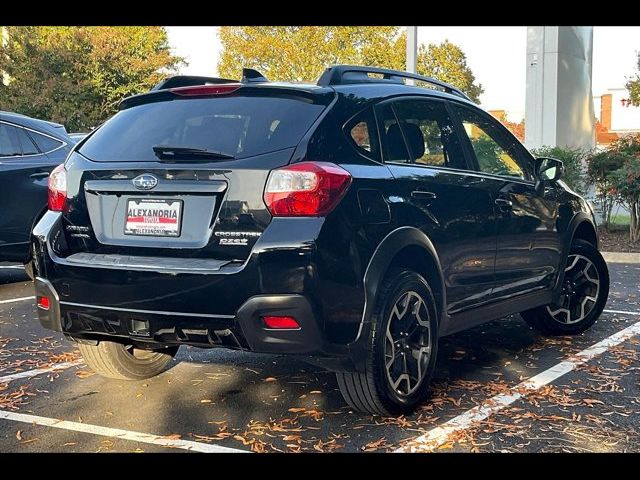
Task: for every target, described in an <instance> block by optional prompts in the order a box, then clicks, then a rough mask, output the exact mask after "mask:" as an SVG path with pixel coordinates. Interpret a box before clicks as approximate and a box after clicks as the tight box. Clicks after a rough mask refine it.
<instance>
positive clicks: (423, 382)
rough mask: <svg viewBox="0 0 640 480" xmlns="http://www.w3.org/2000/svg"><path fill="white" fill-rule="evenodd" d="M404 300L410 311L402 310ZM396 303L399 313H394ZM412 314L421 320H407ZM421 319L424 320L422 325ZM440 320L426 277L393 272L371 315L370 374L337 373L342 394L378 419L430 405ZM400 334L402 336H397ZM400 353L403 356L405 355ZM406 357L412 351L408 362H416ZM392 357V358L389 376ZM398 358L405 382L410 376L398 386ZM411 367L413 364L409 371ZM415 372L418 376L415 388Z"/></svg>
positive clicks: (353, 406) (367, 368) (353, 404)
mask: <svg viewBox="0 0 640 480" xmlns="http://www.w3.org/2000/svg"><path fill="white" fill-rule="evenodd" d="M405 297H406V308H404V306H403V305H404V302H405ZM418 298H419V300H418ZM419 301H421V303H419ZM396 304H398V305H399V308H398V309H397V310H395V312H394V309H395V307H396ZM423 307H424V308H423ZM400 308H404V310H403V311H404V312H405V313H403V314H402V315H400ZM410 309H411V311H412V312H413V311H414V310H416V309H417V310H419V311H420V313H419V315H418V317H416V316H415V315H414V314H409V315H407V312H409V310H410ZM412 315H413V318H411V317H412ZM425 316H428V318H425ZM401 317H403V318H401ZM392 318H393V320H394V323H393V324H391V321H392ZM417 318H420V319H421V320H422V321H421V322H419V321H418V320H417ZM437 318H438V317H437V311H436V303H435V300H434V298H433V294H432V293H431V289H430V288H429V285H428V283H427V282H426V280H425V279H424V278H423V277H422V276H420V275H418V274H417V273H416V272H413V271H410V270H394V271H392V272H391V273H390V274H389V275H388V276H387V278H386V280H385V281H384V284H383V285H382V288H381V290H380V295H379V296H378V301H377V305H376V309H375V312H374V315H373V316H372V325H371V331H370V334H369V338H368V352H367V355H368V356H367V360H366V367H365V372H364V373H359V372H354V373H343V372H339V373H336V376H337V380H338V386H339V387H340V392H341V393H342V396H343V397H344V399H345V400H346V402H347V403H348V404H349V406H350V407H351V408H353V409H354V410H357V411H361V412H366V413H371V414H374V415H375V414H378V415H398V414H407V413H410V412H412V411H413V410H414V409H415V407H416V406H417V405H419V404H420V403H422V402H423V401H424V400H425V398H426V396H427V394H428V390H429V383H430V381H431V377H432V376H433V370H434V368H435V364H436V356H437V353H438V352H437V350H438V320H437ZM427 325H428V335H427V333H426V331H427V327H426V326H427ZM392 330H393V331H394V332H395V333H393V332H392ZM397 330H399V331H397ZM388 332H389V335H391V338H392V339H394V340H395V339H396V338H397V339H398V342H397V343H396V342H390V341H389V340H388V338H389V337H388V336H387V333H388ZM405 334H406V335H405ZM397 335H399V336H398V337H396V336H397ZM403 335H404V337H403ZM427 337H428V339H427ZM403 338H405V339H404V340H403ZM401 342H404V343H401ZM402 345H404V346H405V348H406V349H407V350H405V349H404V348H403V347H402ZM389 348H390V351H391V355H389ZM396 348H397V351H396ZM425 348H428V353H427V352H426V351H425V352H423V349H425ZM414 349H417V350H418V352H417V353H416V350H414ZM397 352H400V356H399V355H397ZM404 352H407V353H409V352H410V355H407V357H406V358H410V359H412V360H411V361H410V362H407V361H406V358H405V356H404ZM416 354H417V357H416ZM387 358H390V359H391V360H389V362H390V365H391V367H390V369H391V370H390V371H389V372H388V371H387ZM396 358H398V361H400V360H402V361H403V362H404V363H403V366H404V370H403V371H404V372H406V375H407V379H406V380H400V377H401V376H404V375H405V373H402V374H400V375H398V377H397V379H395V380H396V386H395V387H394V386H393V385H392V381H393V379H394V377H395V375H396V374H395V370H396V360H395V359H396ZM416 359H417V361H416ZM408 364H411V367H409V369H407V365H408ZM418 365H420V367H419V366H418ZM401 367H402V366H401ZM412 367H415V369H414V368H412ZM410 372H413V373H416V372H417V375H415V380H414V386H413V387H411V381H412V376H411V373H410ZM421 375H422V376H421ZM402 390H404V391H402Z"/></svg>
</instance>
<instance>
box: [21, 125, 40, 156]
mask: <svg viewBox="0 0 640 480" xmlns="http://www.w3.org/2000/svg"><path fill="white" fill-rule="evenodd" d="M16 133H17V134H18V140H19V141H20V145H21V146H22V154H23V155H36V154H38V153H40V152H39V151H38V149H37V148H36V146H35V145H34V143H33V141H31V139H30V138H29V134H28V133H27V131H26V130H25V129H24V128H16Z"/></svg>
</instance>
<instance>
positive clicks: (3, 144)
mask: <svg viewBox="0 0 640 480" xmlns="http://www.w3.org/2000/svg"><path fill="white" fill-rule="evenodd" d="M16 155H22V149H21V148H20V142H19V140H18V136H17V134H16V128H15V127H12V126H10V125H7V124H6V123H0V156H2V157H13V156H16Z"/></svg>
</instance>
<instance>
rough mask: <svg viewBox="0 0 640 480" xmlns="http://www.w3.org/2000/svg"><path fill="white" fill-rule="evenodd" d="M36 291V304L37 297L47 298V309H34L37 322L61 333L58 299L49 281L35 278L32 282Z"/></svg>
mask: <svg viewBox="0 0 640 480" xmlns="http://www.w3.org/2000/svg"><path fill="white" fill-rule="evenodd" d="M33 283H34V286H35V290H36V303H37V297H47V298H48V299H49V303H50V305H49V309H48V310H45V309H43V308H40V307H36V310H37V311H38V320H40V324H41V325H42V326H43V327H44V328H47V329H49V330H55V331H56V332H61V331H62V324H61V323H60V297H59V296H58V292H56V289H55V288H53V285H51V282H49V280H47V279H44V278H42V277H36V278H35V280H34V281H33Z"/></svg>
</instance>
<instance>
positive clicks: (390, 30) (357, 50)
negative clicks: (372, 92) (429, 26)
mask: <svg viewBox="0 0 640 480" xmlns="http://www.w3.org/2000/svg"><path fill="white" fill-rule="evenodd" d="M398 32H399V29H398V27H311V26H304V27H220V31H219V36H220V41H221V43H222V46H223V51H222V55H221V57H220V62H219V63H218V72H219V73H220V75H221V76H223V77H228V78H240V75H241V72H242V68H243V67H250V68H255V69H258V70H259V71H260V72H261V73H263V74H264V75H265V76H266V77H267V78H269V79H270V80H280V81H315V80H317V79H318V77H319V76H320V75H321V74H322V72H323V71H324V69H325V68H326V67H327V66H329V65H331V64H337V63H352V64H360V65H375V66H379V67H396V66H398V65H399V63H400V59H399V58H398V53H399V51H400V48H399V47H400V46H398V48H394V46H395V44H396V43H397V42H398ZM403 55H404V52H403Z"/></svg>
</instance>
